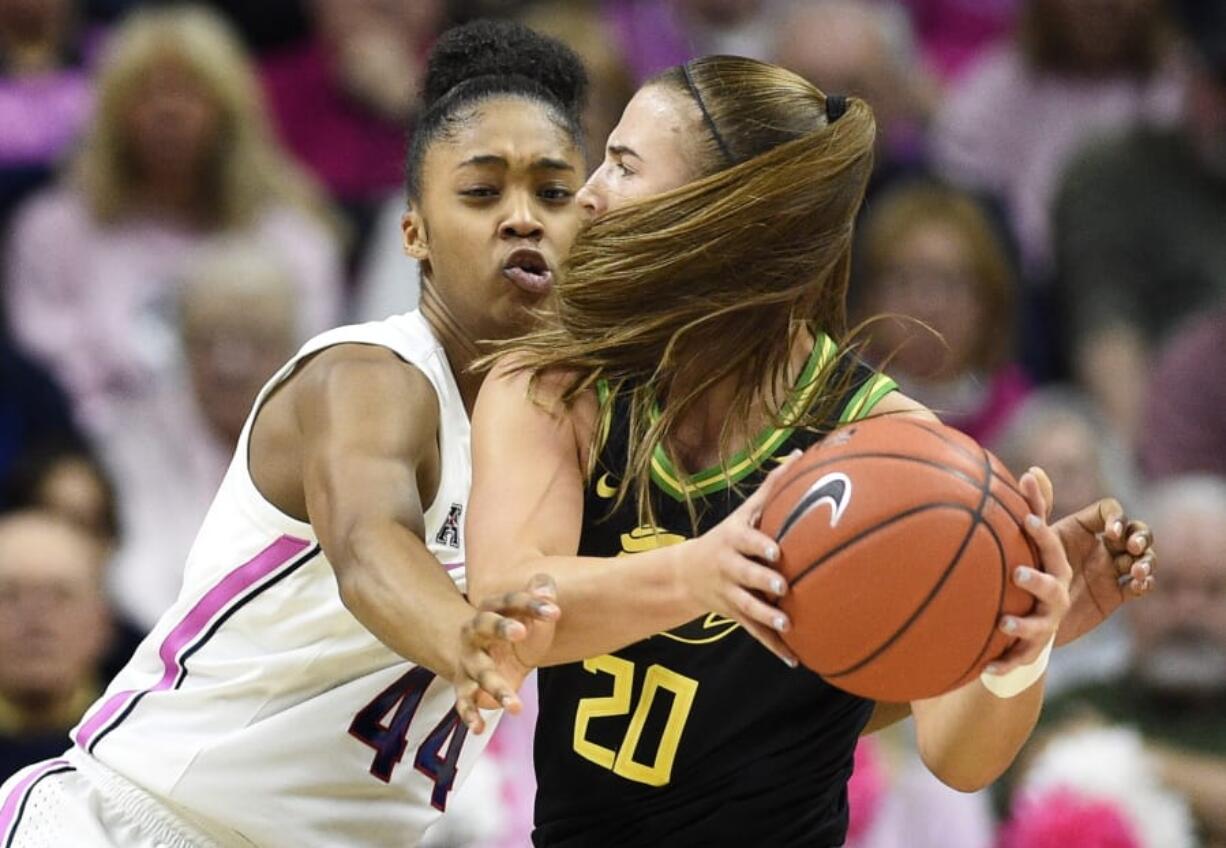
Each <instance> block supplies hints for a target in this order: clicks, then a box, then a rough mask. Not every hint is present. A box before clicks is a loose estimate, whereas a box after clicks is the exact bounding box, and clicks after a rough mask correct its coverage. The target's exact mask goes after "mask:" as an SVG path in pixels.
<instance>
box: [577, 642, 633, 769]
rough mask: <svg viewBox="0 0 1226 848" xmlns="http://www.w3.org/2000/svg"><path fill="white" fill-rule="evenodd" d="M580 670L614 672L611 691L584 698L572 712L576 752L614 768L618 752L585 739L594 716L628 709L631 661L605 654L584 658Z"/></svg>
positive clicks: (596, 762) (587, 758) (596, 672)
mask: <svg viewBox="0 0 1226 848" xmlns="http://www.w3.org/2000/svg"><path fill="white" fill-rule="evenodd" d="M583 670H584V671H587V672H591V673H592V674H599V673H601V672H604V673H605V674H611V675H613V694H611V695H608V696H606V697H603V698H584V699H583V700H581V701H580V702H579V707H578V709H577V710H576V711H575V736H574V743H575V753H577V754H578V755H579V756H581V757H583V758H584V759H586V760H591V761H592V762H594V763H595V764H596V765H598V766H602V767H603V768H607V769H611V768H613V762H614V760H615V759H616V758H617V754H616V753H615V752H613V751H611V750H609V749H608V748H606V747H604V746H603V745H597V744H596V743H595V742H590V741H588V739H587V725H588V722H589V721H591V720H592V719H594V718H607V717H608V716H620V715H625V714H626V713H628V712H630V687H631V686H632V685H633V684H634V663H632V662H630V661H629V660H624V659H622V658H621V657H612V656H609V655H608V654H605V655H604V656H600V657H592V658H591V659H587V660H584V661H583Z"/></svg>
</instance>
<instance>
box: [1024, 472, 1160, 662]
mask: <svg viewBox="0 0 1226 848" xmlns="http://www.w3.org/2000/svg"><path fill="white" fill-rule="evenodd" d="M1027 473H1028V474H1030V475H1032V476H1033V477H1034V478H1035V481H1036V482H1037V483H1038V484H1039V487H1040V489H1041V490H1042V492H1043V495H1044V498H1045V500H1046V502H1047V503H1049V504H1050V503H1051V502H1052V501H1051V481H1050V480H1049V479H1048V477H1047V474H1045V473H1044V472H1043V470H1042V469H1041V468H1032V469H1030V471H1029V472H1027ZM1051 526H1052V529H1054V530H1055V531H1056V535H1057V536H1059V537H1060V543H1061V544H1062V545H1063V546H1064V551H1065V553H1066V554H1067V556H1068V561H1069V565H1070V566H1071V567H1072V569H1073V582H1072V584H1071V585H1070V586H1069V600H1070V607H1069V611H1068V615H1066V616H1065V617H1064V620H1063V621H1062V622H1061V625H1060V630H1059V632H1057V634H1056V645H1057V646H1060V645H1066V644H1068V643H1069V642H1072V641H1073V640H1074V639H1078V638H1080V637H1081V636H1084V635H1085V634H1086V633H1088V632H1090V631H1091V630H1093V629H1094V628H1095V627H1097V626H1098V625H1100V624H1102V623H1103V622H1104V621H1106V620H1107V619H1108V618H1110V616H1111V614H1112V613H1114V612H1115V611H1116V610H1117V609H1119V607H1120V606H1121V605H1122V604H1123V603H1125V602H1126V601H1129V600H1132V599H1134V598H1139V597H1141V596H1143V595H1145V594H1146V593H1147V592H1150V591H1152V590H1153V588H1154V571H1155V569H1156V567H1157V554H1156V552H1155V550H1154V534H1153V532H1152V531H1151V530H1150V529H1149V525H1148V524H1146V523H1145V522H1144V521H1139V520H1137V519H1135V518H1130V517H1129V516H1128V515H1126V514H1125V513H1124V508H1123V507H1122V506H1121V505H1120V502H1119V501H1117V500H1116V499H1115V498H1103V499H1102V500H1099V501H1096V502H1095V503H1092V504H1090V505H1089V506H1086V507H1085V508H1083V509H1080V510H1078V511H1077V512H1074V513H1073V514H1071V515H1067V516H1065V517H1064V518H1061V519H1060V520H1058V521H1056V522H1055V523H1053V524H1052V525H1051Z"/></svg>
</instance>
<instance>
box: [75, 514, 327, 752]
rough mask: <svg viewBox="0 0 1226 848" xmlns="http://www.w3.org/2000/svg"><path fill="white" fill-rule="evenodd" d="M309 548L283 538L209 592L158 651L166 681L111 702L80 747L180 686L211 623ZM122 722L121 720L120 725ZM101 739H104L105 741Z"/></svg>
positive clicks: (86, 729)
mask: <svg viewBox="0 0 1226 848" xmlns="http://www.w3.org/2000/svg"><path fill="white" fill-rule="evenodd" d="M309 544H310V542H307V541H306V540H304V539H295V538H294V537H292V536H281V537H280V538H279V539H277V540H276V541H275V542H273V543H272V544H271V545H269V546H268V547H266V548H264V550H262V551H260V552H259V553H258V554H256V555H255V556H254V557H252V558H251V559H249V560H247V562H245V563H243V564H242V565H240V566H239V567H238V568H236V569H234V570H233V571H231V572H230V573H229V574H227V575H226V576H225V577H223V578H222V579H221V581H220V582H218V583H217V584H216V585H215V586H213V588H211V589H209V591H207V592H205V594H204V597H202V598H201V599H200V600H199V601H197V602H196V605H195V606H193V607H192V608H191V610H189V611H188V613H187V615H186V616H184V618H183V620H182V621H180V622H179V623H178V624H177V625H176V626H175V627H174V628H173V629H171V631H170V633H168V634H167V636H166V639H165V640H164V641H163V642H162V646H161V647H160V648H159V649H158V657H159V658H160V659H161V660H162V668H163V673H162V678H161V679H160V680H159V681H158V682H157V683H156V684H155V685H154V686H152V687H150V688H149V689H144V690H141V691H137V690H135V689H128V690H126V691H123V692H117V693H115V694H114V695H112V696H111V697H110V698H108V699H107V700H106V701H105V702H104V703H103V704H102V706H101V707H100V708H99V709H98V711H97V712H95V713H94V714H93V715H92V716H91V717H90V718H89V720H88V721H86V722H85V723H84V724H83V725H81V729H80V730H79V731H78V732H77V738H76V742H77V744H78V745H79V746H81V747H82V748H85V749H86V750H92V749H91V747H90V744H91V742H93V744H97V740H95V738H94V737H95V735H96V734H98V731H99V730H101V729H102V727H103V726H104V725H106V724H107V722H109V721H110V720H111V718H112V717H113V716H114V715H115V714H116V713H118V712H120V710H121V709H123V707H125V706H127V705H128V704H134V702H135V700H136V699H138V698H140V697H142V696H143V695H145V694H148V693H149V692H160V691H164V690H166V689H170V688H171V687H173V686H176V685H178V682H179V680H180V679H181V678H182V675H183V673H184V668H183V664H182V661H181V660H180V654H181V652H182V651H183V649H184V648H185V647H186V646H188V645H189V644H191V643H192V642H193V641H195V640H196V639H197V637H198V636H200V634H202V633H203V632H204V631H205V630H206V629H207V628H208V626H209V624H210V622H212V621H213V620H214V618H216V617H217V616H218V614H219V613H220V612H221V611H222V610H224V609H226V608H227V607H228V606H229V605H230V602H231V601H233V600H234V599H235V598H237V597H238V596H240V595H242V594H243V593H244V592H246V591H247V590H248V589H250V588H251V587H252V586H253V585H255V584H256V583H258V582H260V581H261V580H263V579H264V578H265V577H267V576H268V575H270V574H272V573H273V572H274V571H276V570H277V569H278V568H280V567H281V566H282V565H284V564H285V563H287V562H289V561H290V560H291V559H293V558H294V556H296V555H297V554H299V553H301V552H302V551H303V549H305V548H306V547H307V546H308V545H309ZM122 720H123V718H122V716H121V717H120V719H119V721H122ZM119 721H116V722H115V723H114V724H112V725H111V726H110V728H107V730H106V731H103V734H102V735H105V734H106V733H107V732H109V731H110V730H111V729H113V728H114V727H115V726H117V725H118V724H119ZM98 738H99V739H100V738H101V737H98Z"/></svg>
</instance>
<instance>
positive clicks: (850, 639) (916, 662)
mask: <svg viewBox="0 0 1226 848" xmlns="http://www.w3.org/2000/svg"><path fill="white" fill-rule="evenodd" d="M784 474H785V476H784V479H783V480H782V481H780V484H779V486H778V487H777V489H776V491H775V492H774V493H773V495H772V497H771V500H770V501H769V502H768V503H767V504H766V506H765V508H764V510H763V514H762V522H761V527H762V530H763V532H765V533H767V534H768V535H770V536H772V537H773V538H774V539H776V541H778V543H779V548H780V556H779V561H778V563H777V567H778V568H779V570H780V571H781V572H782V573H783V575H784V576H785V577H786V578H787V580H788V585H789V589H788V593H787V595H785V596H784V597H783V599H782V601H781V603H780V607H781V609H783V611H784V612H786V613H787V614H788V616H789V617H790V618H791V621H792V626H791V629H790V630H789V632H787V633H786V634H784V636H783V638H784V641H785V642H786V643H787V645H788V647H790V648H791V649H792V650H793V651H794V652H795V654H796V656H797V657H798V658H799V659H800V661H801V662H802V663H804V664H805V665H806V666H807V667H808V668H810V669H812V670H813V671H815V672H817V673H818V674H820V675H822V677H823V678H825V679H826V680H827V681H829V682H830V683H831V684H833V685H835V686H838V687H839V688H841V689H844V690H846V691H848V692H851V693H853V694H857V695H862V696H864V697H867V698H872V699H875V700H881V701H911V700H915V699H919V698H927V697H932V696H934V695H939V694H942V693H944V692H948V691H950V690H951V689H954V688H957V687H958V686H961V685H962V684H964V683H966V682H968V681H970V680H973V679H974V678H975V677H977V676H978V675H979V674H980V673H981V672H982V671H983V668H984V666H986V665H987V664H988V663H989V662H991V661H992V660H993V659H995V658H996V657H998V656H1000V654H1001V653H1003V652H1004V651H1005V650H1006V649H1007V648H1008V647H1009V646H1010V645H1011V644H1012V642H1013V639H1012V638H1011V637H1009V636H1007V635H1005V634H1004V633H1002V632H1001V631H1000V629H999V627H998V626H997V625H998V622H999V620H1000V616H1001V615H1002V614H1005V613H1008V614H1012V615H1025V614H1027V613H1028V612H1029V611H1030V609H1031V607H1032V606H1033V601H1034V597H1033V596H1032V595H1030V594H1029V593H1028V592H1025V591H1023V590H1022V589H1020V588H1019V587H1017V586H1016V585H1015V584H1014V582H1013V580H1012V579H1011V572H1012V571H1013V570H1014V569H1015V568H1016V567H1017V566H1019V565H1031V566H1034V567H1036V568H1038V567H1040V563H1039V558H1038V553H1037V550H1035V549H1034V548H1033V546H1032V544H1031V541H1030V538H1029V537H1028V536H1027V535H1026V532H1025V530H1024V529H1023V526H1022V522H1023V521H1024V520H1025V517H1026V515H1027V514H1028V513H1029V512H1030V507H1029V505H1028V503H1027V501H1026V499H1025V497H1024V496H1023V494H1022V492H1021V488H1020V487H1019V485H1018V483H1017V481H1016V480H1014V478H1013V477H1012V475H1010V474H1009V472H1008V470H1007V469H1005V467H1004V466H1003V465H1002V464H1001V462H1000V461H999V460H998V459H997V458H996V457H994V456H993V455H992V454H991V453H989V452H988V451H986V450H985V449H984V448H982V447H980V446H979V445H978V444H977V443H976V442H975V441H974V440H973V439H971V438H969V437H968V436H965V435H963V434H962V433H959V432H958V431H956V430H953V429H951V428H949V427H945V426H943V425H940V424H937V423H935V422H926V421H921V420H918V419H914V418H908V417H900V416H894V417H886V416H883V417H878V418H871V419H868V420H865V421H860V422H857V423H854V424H851V425H848V426H845V427H843V428H841V429H839V430H836V431H835V432H833V433H832V434H831V435H830V436H828V437H827V438H825V439H823V440H822V441H820V442H818V443H817V444H816V445H814V446H813V447H811V448H810V449H809V450H808V451H806V452H805V453H804V454H803V455H802V456H800V457H798V458H797V459H796V460H795V461H794V462H793V463H792V465H791V467H789V468H788V469H787V471H786V472H784Z"/></svg>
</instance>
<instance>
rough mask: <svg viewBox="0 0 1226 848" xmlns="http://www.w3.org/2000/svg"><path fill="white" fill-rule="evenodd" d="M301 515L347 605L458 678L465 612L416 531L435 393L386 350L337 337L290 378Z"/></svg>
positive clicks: (421, 521)
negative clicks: (336, 342)
mask: <svg viewBox="0 0 1226 848" xmlns="http://www.w3.org/2000/svg"><path fill="white" fill-rule="evenodd" d="M287 388H288V389H290V390H292V391H293V397H292V398H291V401H292V406H293V408H294V411H295V416H296V419H297V424H298V427H299V431H300V436H301V442H302V445H303V451H302V470H301V471H302V486H303V495H304V498H305V503H306V510H307V515H308V516H309V520H310V523H311V526H312V528H313V529H314V530H315V533H316V535H318V537H319V542H320V545H321V546H322V547H323V550H324V553H325V554H326V555H327V557H328V561H329V562H331V563H332V566H333V568H334V569H335V570H336V579H337V584H338V586H339V589H340V595H341V599H342V601H344V603H345V606H346V607H347V608H348V609H349V610H350V612H352V613H353V615H354V616H355V617H356V618H357V619H358V621H360V622H361V623H362V624H363V626H365V627H366V628H367V629H368V630H370V632H371V633H373V634H374V635H375V636H376V637H378V638H379V640H380V641H381V642H383V643H384V644H385V645H387V646H388V647H389V648H391V649H392V650H394V651H395V652H396V653H398V654H400V655H401V656H403V657H405V658H406V659H408V660H410V661H412V662H414V663H417V664H419V665H423V666H425V667H426V668H429V669H431V670H432V671H434V672H436V673H437V674H439V675H442V676H445V677H447V678H449V679H450V678H454V677H455V675H456V672H457V670H458V668H459V644H458V639H457V638H456V634H457V633H458V632H459V630H460V628H461V627H462V626H463V624H464V622H466V621H467V620H468V619H469V618H471V617H472V615H473V608H472V607H471V606H470V605H469V604H468V602H467V601H465V600H464V597H463V596H462V595H461V594H460V592H459V591H458V590H457V589H456V587H455V585H454V584H453V583H452V580H451V578H450V577H448V575H447V571H446V569H444V568H443V567H442V566H441V565H440V564H439V562H438V560H436V559H435V558H434V556H433V555H432V554H431V553H430V551H429V549H428V548H427V547H426V545H425V543H424V542H423V541H422V538H423V534H424V532H425V518H424V510H423V506H422V499H421V493H420V490H419V488H418V479H419V476H420V475H421V474H422V473H423V469H425V468H426V467H427V465H426V463H427V462H431V461H437V460H436V459H434V457H436V456H437V448H436V447H435V445H436V444H437V433H438V399H437V397H436V395H435V392H434V388H433V386H432V385H431V384H430V381H429V380H427V379H426V377H425V375H423V374H422V373H421V372H420V371H418V370H417V369H416V368H414V367H413V366H411V365H409V364H407V363H405V362H404V361H403V360H401V359H399V358H398V357H397V356H395V354H393V353H392V352H391V351H389V350H386V349H383V348H379V347H374V346H365V345H339V346H337V347H333V348H329V349H327V350H325V351H323V352H322V353H320V354H319V355H318V356H316V357H315V358H313V359H312V360H311V361H310V362H309V363H307V365H305V366H304V367H303V369H302V371H301V372H300V373H299V374H298V375H296V376H295V378H294V379H293V381H292V382H291V383H290V384H289V385H288V386H287Z"/></svg>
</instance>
